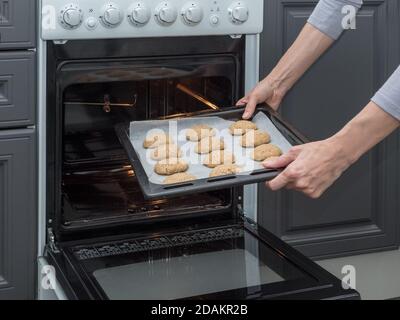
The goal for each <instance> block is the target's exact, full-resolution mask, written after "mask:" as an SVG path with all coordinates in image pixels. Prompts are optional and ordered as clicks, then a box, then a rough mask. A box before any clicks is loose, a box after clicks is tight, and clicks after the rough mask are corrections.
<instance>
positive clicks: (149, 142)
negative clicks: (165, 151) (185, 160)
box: [143, 132, 172, 149]
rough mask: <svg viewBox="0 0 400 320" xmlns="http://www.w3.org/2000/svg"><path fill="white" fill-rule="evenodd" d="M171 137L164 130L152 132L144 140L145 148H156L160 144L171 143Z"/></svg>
mask: <svg viewBox="0 0 400 320" xmlns="http://www.w3.org/2000/svg"><path fill="white" fill-rule="evenodd" d="M171 142H172V141H171V137H170V136H167V135H166V134H165V133H164V132H158V133H150V134H149V135H147V137H146V139H145V140H144V142H143V147H144V148H145V149H155V148H158V147H159V146H162V145H165V144H169V143H171Z"/></svg>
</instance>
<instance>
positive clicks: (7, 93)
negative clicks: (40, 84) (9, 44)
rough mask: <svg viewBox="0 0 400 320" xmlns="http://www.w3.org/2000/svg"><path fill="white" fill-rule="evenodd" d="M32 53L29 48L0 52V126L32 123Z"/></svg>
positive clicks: (34, 96) (33, 100)
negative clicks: (27, 49)
mask: <svg viewBox="0 0 400 320" xmlns="http://www.w3.org/2000/svg"><path fill="white" fill-rule="evenodd" d="M35 57H36V54H35V52H31V51H7V52H0V129H2V128H9V127H21V126H28V125H33V124H34V121H35V105H36V101H35V100H36V94H35V92H36V81H35V74H36V72H35V62H36V59H35Z"/></svg>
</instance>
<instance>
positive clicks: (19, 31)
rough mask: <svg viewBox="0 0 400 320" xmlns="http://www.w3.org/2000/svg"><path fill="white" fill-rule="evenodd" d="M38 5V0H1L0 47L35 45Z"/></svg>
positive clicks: (14, 47) (13, 47)
mask: <svg viewBox="0 0 400 320" xmlns="http://www.w3.org/2000/svg"><path fill="white" fill-rule="evenodd" d="M36 6H37V2H36V0H0V49H20V48H32V47H35V43H36V30H37V26H36Z"/></svg>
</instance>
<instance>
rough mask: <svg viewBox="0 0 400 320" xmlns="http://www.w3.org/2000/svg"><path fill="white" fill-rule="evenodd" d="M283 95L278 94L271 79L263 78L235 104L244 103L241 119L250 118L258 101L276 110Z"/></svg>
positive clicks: (242, 104)
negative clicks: (244, 107)
mask: <svg viewBox="0 0 400 320" xmlns="http://www.w3.org/2000/svg"><path fill="white" fill-rule="evenodd" d="M282 99H283V95H281V94H279V92H278V90H276V89H274V87H273V85H272V84H271V81H269V79H268V78H265V79H264V80H262V81H261V82H259V83H258V84H257V86H256V87H255V88H254V89H253V90H252V91H251V92H250V93H248V94H247V95H246V96H245V97H243V98H242V99H240V100H239V101H238V102H237V104H236V105H237V106H244V105H246V109H245V111H244V114H243V119H250V118H251V117H252V115H253V113H254V111H255V109H256V107H257V105H258V104H260V103H263V102H265V103H267V104H268V105H269V106H270V107H271V108H273V109H274V110H277V109H278V108H279V105H280V104H281V101H282Z"/></svg>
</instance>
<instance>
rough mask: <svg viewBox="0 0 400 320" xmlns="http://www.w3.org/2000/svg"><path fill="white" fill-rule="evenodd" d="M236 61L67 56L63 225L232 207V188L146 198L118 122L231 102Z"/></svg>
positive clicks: (62, 94)
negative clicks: (79, 59) (92, 59)
mask: <svg viewBox="0 0 400 320" xmlns="http://www.w3.org/2000/svg"><path fill="white" fill-rule="evenodd" d="M238 69H239V67H238V61H237V60H236V59H235V57H234V56H229V55H220V56H218V57H215V56H214V57H191V58H190V59H184V58H169V59H146V60H142V61H128V60H127V61H118V62H110V61H102V62H98V61H96V62H90V61H88V62H69V63H64V64H62V65H61V66H60V68H59V70H58V75H57V79H60V80H59V89H58V92H59V99H58V101H59V102H60V103H59V110H60V111H59V114H58V117H59V121H60V123H62V126H61V128H59V129H58V130H60V133H59V136H60V139H61V141H62V142H61V144H60V146H61V150H60V152H59V154H61V159H60V160H61V161H60V163H61V170H60V171H61V176H60V177H59V178H60V182H61V183H60V188H61V189H60V194H61V199H60V207H61V217H60V219H61V221H59V222H60V224H61V226H62V228H63V229H64V230H76V229H85V228H93V227H104V226H110V224H113V223H114V224H125V223H148V222H154V221H155V220H157V219H158V220H166V219H173V218H179V219H182V218H185V217H187V218H193V217H195V216H202V215H215V214H224V213H228V214H232V212H233V210H235V209H234V208H235V207H236V204H235V203H236V201H238V198H240V196H239V193H240V191H238V190H234V189H228V190H219V191H214V192H207V193H202V194H196V198H195V201H194V200H193V196H192V195H189V196H182V197H178V198H172V199H157V200H145V199H144V197H143V195H142V192H141V190H140V188H139V185H138V183H137V181H136V179H135V173H134V171H133V170H132V167H131V166H130V164H129V162H128V159H127V156H126V153H125V150H124V149H123V147H122V145H121V144H120V142H119V140H118V137H117V135H116V133H115V126H116V125H117V124H119V123H121V122H130V121H140V120H149V119H165V118H171V117H179V116H184V115H188V114H190V113H193V112H199V111H202V110H207V111H208V110H210V109H212V110H219V109H221V108H224V107H230V106H232V105H233V104H234V101H235V99H237V97H238V95H239V93H240V91H241V90H240V82H239V81H238V76H239V75H238V72H239V71H238ZM56 162H57V161H56ZM56 194H57V192H56Z"/></svg>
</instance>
